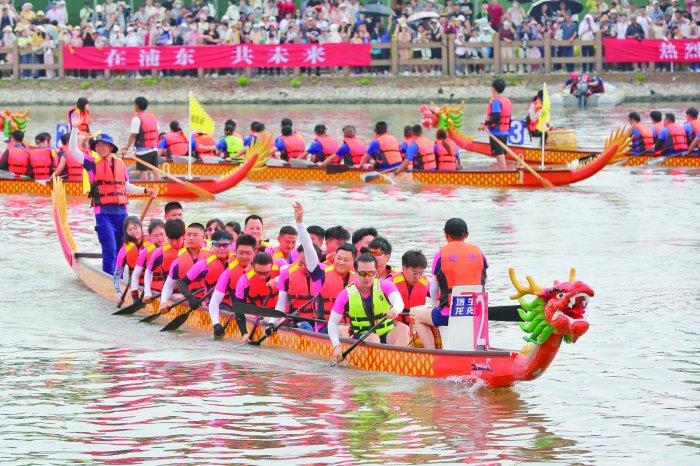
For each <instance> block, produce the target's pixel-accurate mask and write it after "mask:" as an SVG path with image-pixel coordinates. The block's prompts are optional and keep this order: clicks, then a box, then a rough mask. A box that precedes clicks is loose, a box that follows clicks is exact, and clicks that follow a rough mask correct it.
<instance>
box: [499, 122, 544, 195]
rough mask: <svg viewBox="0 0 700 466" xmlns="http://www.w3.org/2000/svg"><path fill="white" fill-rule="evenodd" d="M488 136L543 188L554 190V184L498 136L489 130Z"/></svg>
mask: <svg viewBox="0 0 700 466" xmlns="http://www.w3.org/2000/svg"><path fill="white" fill-rule="evenodd" d="M486 134H488V135H489V138H491V140H493V141H494V142H495V143H496V144H498V145H499V146H500V147H501V148H502V149H503V150H504V151H506V152H508V154H509V155H510V156H511V157H513V158H514V159H515V160H517V161H518V163H519V164H521V165H522V166H523V167H525V169H526V170H527V171H528V172H530V174H532V176H534V177H535V178H537V180H538V181H539V182H540V183H542V186H544V187H545V188H553V187H554V185H553V184H552V182H551V181H549V180H548V179H545V178H544V177H543V176H542V175H540V174H539V173H537V171H536V170H535V169H534V168H532V167H531V166H530V165H528V164H527V163H525V161H524V160H523V159H522V157H520V156H519V155H518V154H516V153H515V152H513V150H512V149H511V148H510V147H508V146H506V145H505V144H503V141H501V140H500V139H498V138H497V137H496V136H494V134H493V133H492V132H491V131H489V130H488V129H487V130H486Z"/></svg>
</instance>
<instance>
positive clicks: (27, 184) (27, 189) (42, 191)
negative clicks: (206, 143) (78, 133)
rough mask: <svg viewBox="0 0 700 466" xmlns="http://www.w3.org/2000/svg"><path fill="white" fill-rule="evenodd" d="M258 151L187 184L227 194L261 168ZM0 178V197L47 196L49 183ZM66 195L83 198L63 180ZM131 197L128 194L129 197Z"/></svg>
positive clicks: (166, 186) (168, 187) (165, 189)
mask: <svg viewBox="0 0 700 466" xmlns="http://www.w3.org/2000/svg"><path fill="white" fill-rule="evenodd" d="M259 153H261V152H260V151H251V154H250V155H249V156H248V157H247V158H246V160H245V161H244V162H243V163H242V164H240V165H237V166H235V167H231V168H230V169H229V170H227V171H226V172H224V173H222V174H220V175H212V176H205V175H198V176H197V177H196V178H193V179H192V180H188V181H189V182H190V183H192V184H194V185H195V186H198V187H199V188H202V189H204V190H206V191H208V192H210V193H212V194H219V193H222V192H224V191H227V190H229V189H231V188H233V187H235V186H236V185H238V184H239V183H240V182H241V181H243V180H244V179H245V178H246V177H247V176H249V175H250V173H251V172H252V171H254V170H259V169H261V168H262V167H264V166H265V161H266V160H267V157H259ZM4 173H5V174H4V175H3V176H0V194H33V195H38V196H50V195H51V189H52V187H51V185H52V180H34V179H31V178H28V177H24V176H15V175H12V174H11V173H9V172H4ZM136 183H137V184H138V185H139V186H144V187H148V188H151V189H154V190H156V192H157V193H158V196H159V197H166V198H178V199H187V198H195V197H197V195H196V194H194V193H193V192H191V191H190V190H188V189H187V188H185V187H184V186H182V185H181V184H179V183H176V182H174V181H167V180H161V181H137V182H136ZM62 184H63V185H64V187H65V190H66V193H67V194H68V195H69V196H85V193H84V190H83V183H82V182H81V181H64V182H63V183H62ZM131 196H132V195H130V197H131ZM133 196H134V197H143V196H145V195H144V194H136V195H133Z"/></svg>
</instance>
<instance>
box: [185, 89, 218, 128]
mask: <svg viewBox="0 0 700 466" xmlns="http://www.w3.org/2000/svg"><path fill="white" fill-rule="evenodd" d="M190 131H191V132H193V133H205V134H209V135H212V136H213V135H214V120H212V119H211V117H210V116H209V115H207V112H205V111H204V109H203V108H202V105H201V104H200V103H199V101H197V99H196V98H195V97H194V94H193V93H192V92H190Z"/></svg>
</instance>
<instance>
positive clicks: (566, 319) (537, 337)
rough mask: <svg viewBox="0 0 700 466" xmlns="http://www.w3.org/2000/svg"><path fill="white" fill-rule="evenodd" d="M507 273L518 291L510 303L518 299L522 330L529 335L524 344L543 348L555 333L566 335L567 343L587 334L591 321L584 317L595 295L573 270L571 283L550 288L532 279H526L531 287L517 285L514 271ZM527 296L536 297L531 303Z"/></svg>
mask: <svg viewBox="0 0 700 466" xmlns="http://www.w3.org/2000/svg"><path fill="white" fill-rule="evenodd" d="M508 272H509V274H510V280H511V282H512V283H513V286H515V289H516V290H517V293H515V294H514V295H513V296H511V299H517V300H518V302H519V303H520V307H521V308H520V309H519V310H518V314H520V318H521V319H523V322H522V323H521V324H520V328H521V329H522V330H523V331H525V332H527V333H528V335H527V336H526V337H524V338H525V341H528V342H532V343H538V344H542V343H544V342H545V341H547V339H548V338H549V337H550V336H551V335H552V334H553V333H555V334H560V335H563V336H564V340H565V341H566V342H567V343H573V342H575V341H576V340H577V339H578V338H579V337H580V336H581V335H583V334H584V333H586V331H587V330H588V321H587V320H586V319H585V317H584V314H585V312H586V306H587V305H588V301H589V299H590V298H591V297H592V296H593V295H594V292H593V290H592V289H591V288H590V287H589V286H588V285H586V284H585V283H584V282H582V281H577V280H576V271H575V270H574V269H573V268H572V269H571V272H570V274H569V281H566V282H559V281H555V282H554V286H552V287H550V288H542V287H540V286H539V285H537V283H535V281H534V279H533V278H532V277H531V276H529V275H528V276H527V277H526V278H527V282H528V286H524V285H522V284H521V283H520V282H519V281H518V279H517V277H516V275H515V270H514V269H512V268H511V269H509V270H508ZM525 295H534V296H536V297H535V299H533V300H532V301H529V302H528V301H526V300H525V299H523V297H524V296H525Z"/></svg>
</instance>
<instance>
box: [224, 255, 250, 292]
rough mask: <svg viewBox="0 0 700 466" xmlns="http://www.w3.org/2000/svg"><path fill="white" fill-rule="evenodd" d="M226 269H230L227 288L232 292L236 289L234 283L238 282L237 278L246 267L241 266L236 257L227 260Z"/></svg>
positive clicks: (244, 271)
mask: <svg viewBox="0 0 700 466" xmlns="http://www.w3.org/2000/svg"><path fill="white" fill-rule="evenodd" d="M228 269H229V271H230V272H229V274H230V277H229V281H228V289H229V291H230V292H231V293H233V292H235V291H236V285H237V284H238V280H239V279H240V278H241V276H242V275H243V274H244V273H246V271H247V267H243V266H242V265H241V264H239V263H238V259H234V260H233V261H231V262H229V264H228Z"/></svg>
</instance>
